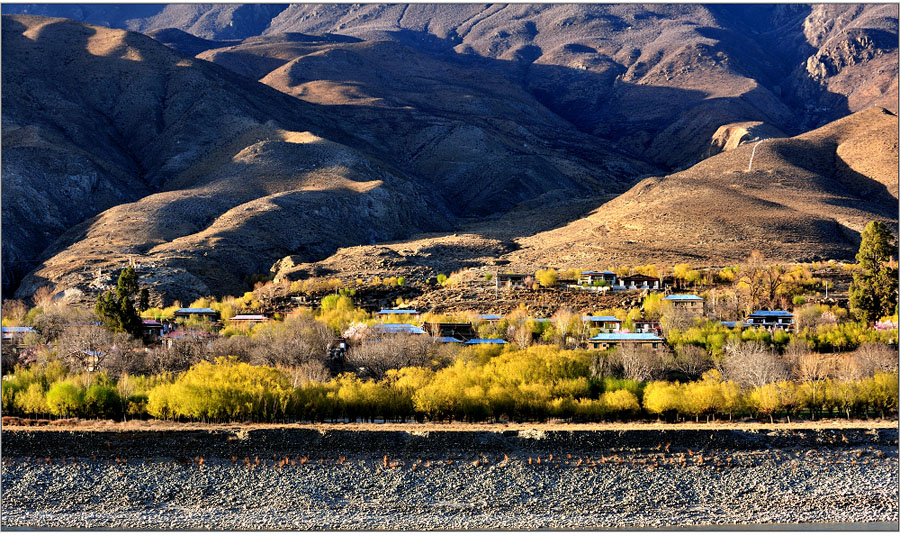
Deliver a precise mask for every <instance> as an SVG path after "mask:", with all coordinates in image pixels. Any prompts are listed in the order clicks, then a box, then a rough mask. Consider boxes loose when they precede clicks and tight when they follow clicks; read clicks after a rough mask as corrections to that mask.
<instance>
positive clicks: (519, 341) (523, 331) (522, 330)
mask: <svg viewBox="0 0 900 554" xmlns="http://www.w3.org/2000/svg"><path fill="white" fill-rule="evenodd" d="M533 338H534V337H532V334H531V329H529V328H528V325H525V324H524V323H523V324H522V325H519V328H518V329H516V331H515V333H514V334H513V340H515V342H516V345H518V347H519V348H522V349H525V348H528V346H529V345H530V344H531V341H532V339H533Z"/></svg>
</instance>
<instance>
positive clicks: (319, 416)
mask: <svg viewBox="0 0 900 554" xmlns="http://www.w3.org/2000/svg"><path fill="white" fill-rule="evenodd" d="M888 263H894V264H896V262H890V261H889V262H888ZM888 267H889V266H888ZM859 271H860V270H859V266H857V265H851V264H842V263H838V262H833V261H829V262H812V263H808V264H794V265H791V266H787V265H781V264H776V263H771V262H768V261H766V260H763V259H761V257H760V256H759V255H756V254H755V255H752V256H751V258H749V259H748V260H747V262H746V263H744V264H742V265H741V266H726V267H718V268H701V269H695V268H693V267H691V266H690V265H688V264H678V265H676V266H674V267H671V268H663V267H657V266H654V265H647V266H641V267H622V268H616V269H606V270H597V269H572V268H568V269H554V268H544V269H540V270H537V271H534V272H518V273H512V272H503V271H496V268H464V269H462V270H459V271H456V272H452V273H451V274H450V275H449V276H448V275H444V274H438V275H432V276H424V277H419V276H410V277H409V278H407V277H405V276H402V275H401V276H396V275H394V276H357V277H354V276H348V275H343V276H341V277H340V278H339V277H336V276H323V277H308V278H306V279H302V280H296V281H291V280H289V279H277V278H268V279H262V280H259V281H257V282H256V283H255V284H254V286H253V290H252V291H247V292H245V293H244V294H243V295H241V296H239V297H231V296H228V297H223V298H215V297H209V298H200V299H196V300H194V301H193V302H191V303H190V305H188V306H182V305H181V304H180V303H178V302H174V303H173V304H171V305H169V306H165V307H160V306H158V305H157V306H156V307H154V306H151V305H150V298H151V297H150V294H149V291H148V290H147V289H146V288H141V287H140V285H139V283H140V279H139V276H138V274H137V269H136V268H135V267H134V266H133V265H130V264H129V265H126V266H124V267H123V268H122V269H121V270H120V272H119V274H118V280H117V281H116V285H115V287H114V288H113V287H112V286H108V287H106V289H105V291H101V293H100V294H99V296H98V297H97V302H96V304H95V305H94V306H93V309H91V307H90V306H79V305H72V304H67V303H66V302H65V295H55V296H54V295H53V294H51V293H50V291H49V290H43V291H39V293H38V294H35V297H34V298H33V299H32V300H33V303H34V306H33V307H28V306H27V305H26V304H25V303H24V302H22V301H11V300H7V301H5V302H4V305H3V308H4V320H3V353H4V355H3V395H4V399H5V400H4V402H5V406H10V407H11V408H10V412H9V413H10V415H15V414H19V415H29V414H30V415H31V416H41V415H55V416H56V417H60V416H72V415H75V416H78V417H110V418H124V417H129V416H130V417H132V418H137V419H143V418H163V419H169V418H175V419H179V420H194V419H197V418H200V419H207V418H212V419H215V420H220V419H223V418H224V419H226V420H228V419H232V418H238V419H247V418H250V419H252V420H254V421H271V420H272V419H273V418H274V419H276V420H277V419H290V420H304V421H310V420H323V419H327V420H329V421H331V420H334V419H335V418H337V419H339V420H346V421H353V420H354V419H359V418H364V419H372V418H381V419H382V420H389V419H393V420H400V421H408V420H410V419H415V420H417V421H422V420H424V419H428V420H430V421H440V420H443V419H445V418H449V419H450V420H452V419H466V420H469V421H482V420H484V419H492V420H493V419H498V418H499V419H506V418H513V419H516V420H534V419H536V420H546V419H547V418H555V419H563V420H570V421H596V420H608V419H632V418H638V419H640V418H647V417H652V416H653V415H654V414H656V416H657V417H662V416H665V417H666V418H668V419H672V418H675V419H678V418H688V417H694V418H699V416H700V415H701V414H702V415H705V416H706V417H707V418H710V417H728V418H729V419H730V418H732V417H735V416H736V415H740V416H741V417H754V418H761V417H768V418H769V419H774V417H775V416H776V414H782V416H783V417H787V418H790V417H792V416H796V414H797V413H799V412H801V411H802V413H804V414H806V415H805V417H809V418H813V419H815V418H816V417H821V415H822V414H823V413H826V412H827V413H829V414H833V413H835V411H839V412H841V411H842V412H841V413H844V415H845V416H846V417H851V416H856V417H869V416H870V415H873V414H876V413H877V414H887V413H893V412H894V411H895V410H896V398H897V395H896V390H895V389H896V388H897V387H896V379H897V371H896V356H897V354H896V352H897V342H898V341H897V334H898V331H897V314H896V303H895V304H893V305H889V304H885V303H882V304H878V305H877V306H876V308H875V310H874V311H872V310H870V311H869V312H865V311H861V310H860V309H859V305H858V304H857V305H854V304H853V302H856V301H855V300H852V298H853V294H858V293H854V292H853V285H851V284H850V283H851V281H853V282H854V283H855V279H856V277H855V276H856V275H858V274H859ZM364 277H365V278H364ZM889 300H890V298H887V301H889ZM870 305H871V303H870ZM854 306H856V307H854ZM851 308H852V310H851ZM885 312H886V313H887V315H885ZM890 314H893V315H890ZM222 387H224V388H222ZM254 391H256V392H254ZM198 395H199V396H198ZM241 398H243V400H241ZM272 402H274V403H275V404H272ZM198 403H199V404H198ZM275 405H277V406H279V408H277V409H275V410H274V411H273V408H272V406H275Z"/></svg>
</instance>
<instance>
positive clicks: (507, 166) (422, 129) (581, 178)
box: [200, 35, 653, 215]
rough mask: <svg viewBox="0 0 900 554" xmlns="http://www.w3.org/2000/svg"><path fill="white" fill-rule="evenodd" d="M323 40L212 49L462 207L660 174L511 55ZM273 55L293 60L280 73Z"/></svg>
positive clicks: (488, 209)
mask: <svg viewBox="0 0 900 554" xmlns="http://www.w3.org/2000/svg"><path fill="white" fill-rule="evenodd" d="M313 38H314V37H308V36H307V37H303V39H302V40H301V41H298V40H297V38H296V37H294V36H282V35H273V36H267V37H261V38H258V39H253V40H248V41H245V42H244V43H242V44H240V45H237V46H231V47H227V48H223V49H217V50H212V51H208V52H204V53H203V54H201V55H200V57H201V58H203V59H208V60H210V61H214V62H216V63H219V64H221V65H223V66H225V67H227V68H229V69H232V70H234V71H236V72H240V73H243V74H245V75H247V76H249V77H253V78H260V80H261V82H263V83H265V84H267V85H270V86H272V87H273V88H276V89H278V90H281V91H283V92H285V93H287V94H291V95H292V96H296V97H298V98H301V99H303V100H305V101H307V102H310V103H314V104H320V105H327V106H329V108H330V111H331V113H333V114H338V115H339V116H340V118H339V121H340V122H343V123H344V124H345V125H344V128H345V130H346V131H347V132H348V133H350V132H355V133H356V134H357V137H358V138H360V139H362V140H365V141H367V142H368V143H369V144H370V146H371V148H372V149H373V150H376V151H380V152H381V153H382V155H383V156H385V157H387V158H388V159H391V160H395V162H396V163H397V164H398V165H400V166H401V167H402V168H403V169H404V170H406V171H408V172H410V173H412V174H414V175H420V176H423V177H427V178H428V179H430V180H432V181H434V182H435V183H439V185H440V188H441V191H442V194H443V195H444V197H445V198H447V199H448V201H449V205H450V207H451V209H453V210H454V212H455V213H456V214H458V215H462V211H463V210H464V211H465V212H466V213H467V214H469V215H472V214H476V215H488V214H492V213H495V212H497V211H499V210H500V209H507V208H510V207H512V206H514V205H515V204H517V203H519V202H521V201H523V200H527V199H529V198H533V197H535V196H537V195H540V194H543V193H544V192H547V191H548V190H551V189H567V190H570V191H573V192H574V193H576V194H584V193H586V192H598V191H607V192H622V191H624V190H627V187H628V186H630V185H631V184H632V183H634V181H635V180H636V179H637V178H638V177H639V176H640V175H641V174H647V173H652V172H653V169H652V168H651V167H649V166H646V165H645V164H642V163H640V162H637V161H635V160H634V159H629V158H628V156H625V155H624V154H623V153H621V152H619V153H616V149H615V147H614V146H613V145H612V144H610V143H609V142H607V141H603V140H598V139H596V138H593V137H590V136H587V135H584V134H583V133H581V132H580V131H578V130H577V129H575V127H574V126H573V125H572V124H570V123H569V122H567V121H565V120H564V119H562V118H560V117H559V116H557V115H555V114H553V113H552V112H550V111H549V110H547V109H546V108H545V107H543V106H542V105H541V104H539V103H538V102H537V101H535V99H534V98H533V97H532V96H531V95H530V94H528V93H527V92H525V91H524V90H522V89H521V87H519V86H518V85H517V84H516V83H514V82H511V81H510V80H509V79H508V78H507V77H506V76H505V75H506V74H507V71H506V68H505V67H504V66H503V64H502V63H501V62H490V61H484V62H483V63H479V64H473V63H468V64H461V63H458V62H457V61H455V60H443V59H439V58H435V57H432V56H430V55H427V54H424V53H422V52H419V51H416V50H414V49H412V48H409V47H407V46H404V45H402V44H398V43H395V42H384V41H381V42H360V43H346V42H344V43H327V42H319V41H315V40H313ZM292 56H293V59H291V60H290V61H287V62H286V63H285V62H284V61H283V60H285V59H286V58H289V57H292ZM269 63H271V64H279V63H280V64H282V65H280V66H279V67H277V68H276V69H274V70H271V71H269V70H270V66H269ZM473 184H477V186H473Z"/></svg>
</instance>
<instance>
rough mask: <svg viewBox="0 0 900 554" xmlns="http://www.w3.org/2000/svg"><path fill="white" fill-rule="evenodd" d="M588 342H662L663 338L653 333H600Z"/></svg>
mask: <svg viewBox="0 0 900 554" xmlns="http://www.w3.org/2000/svg"><path fill="white" fill-rule="evenodd" d="M588 340H592V341H596V342H617V341H648V340H652V341H662V340H663V339H662V337H658V336H656V335H654V334H653V333H600V334H598V335H596V336H593V337H591V338H589V339H588Z"/></svg>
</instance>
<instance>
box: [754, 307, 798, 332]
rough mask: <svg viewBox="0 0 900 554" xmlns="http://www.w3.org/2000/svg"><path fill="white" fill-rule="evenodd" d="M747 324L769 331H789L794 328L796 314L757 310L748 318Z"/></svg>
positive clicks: (783, 311)
mask: <svg viewBox="0 0 900 554" xmlns="http://www.w3.org/2000/svg"><path fill="white" fill-rule="evenodd" d="M747 324H748V325H749V326H751V327H762V328H763V329H766V330H768V331H776V330H784V331H789V330H793V328H794V314H792V313H791V312H787V311H785V310H757V311H755V312H753V313H752V314H750V315H748V316H747Z"/></svg>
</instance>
